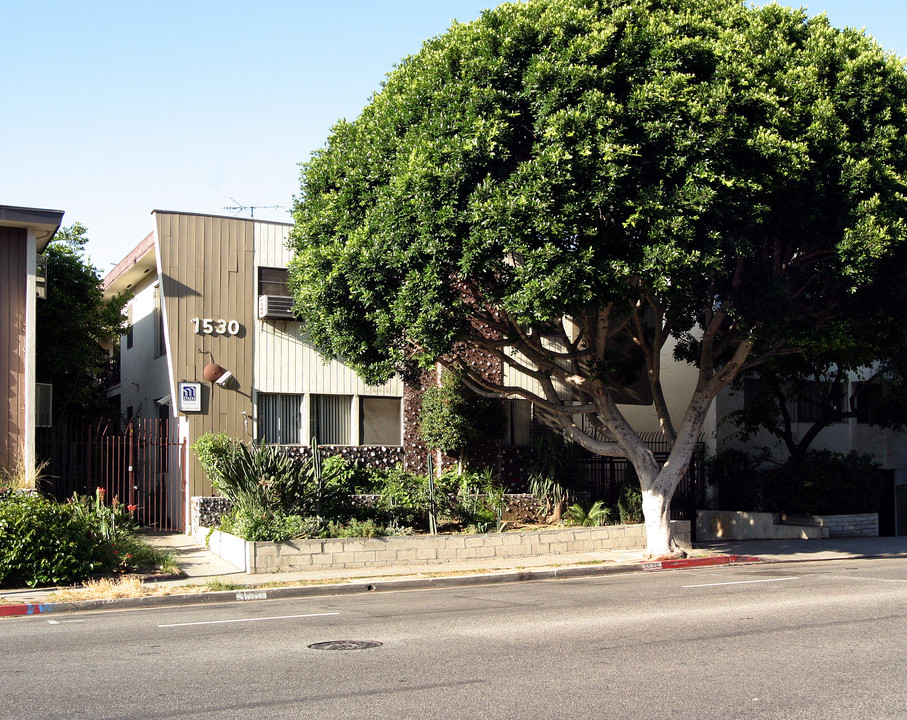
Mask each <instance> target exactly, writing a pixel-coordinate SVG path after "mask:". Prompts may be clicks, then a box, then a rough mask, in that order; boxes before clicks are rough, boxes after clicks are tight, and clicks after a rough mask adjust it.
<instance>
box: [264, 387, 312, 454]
mask: <svg viewBox="0 0 907 720" xmlns="http://www.w3.org/2000/svg"><path fill="white" fill-rule="evenodd" d="M301 434H302V395H272V394H269V393H259V395H258V437H259V439H261V440H264V441H265V442H269V443H273V444H275V445H298V444H299V443H300V436H301Z"/></svg>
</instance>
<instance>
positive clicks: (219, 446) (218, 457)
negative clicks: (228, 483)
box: [190, 432, 239, 487]
mask: <svg viewBox="0 0 907 720" xmlns="http://www.w3.org/2000/svg"><path fill="white" fill-rule="evenodd" d="M237 445H239V442H238V441H236V440H234V439H233V438H231V437H230V436H228V435H227V434H226V433H211V432H208V433H205V434H204V435H202V436H201V437H200V438H199V439H198V440H196V441H195V442H194V443H193V444H192V445H191V446H190V447H191V448H192V451H193V452H194V453H195V456H196V457H197V458H198V462H199V464H200V465H201V466H202V469H203V470H204V471H205V474H206V475H207V476H208V480H210V481H211V484H212V485H213V486H215V487H216V486H217V483H218V482H219V481H221V480H222V479H223V473H224V466H225V464H226V462H227V459H228V458H229V457H230V456H231V455H232V454H233V453H234V451H235V450H236V446H237Z"/></svg>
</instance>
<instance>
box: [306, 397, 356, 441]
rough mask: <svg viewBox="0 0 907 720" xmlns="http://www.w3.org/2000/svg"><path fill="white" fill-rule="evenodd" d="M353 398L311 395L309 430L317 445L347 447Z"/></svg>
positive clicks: (349, 439) (349, 438)
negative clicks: (310, 429) (316, 440)
mask: <svg viewBox="0 0 907 720" xmlns="http://www.w3.org/2000/svg"><path fill="white" fill-rule="evenodd" d="M352 404H353V398H352V396H350V395H312V396H311V398H310V411H311V428H312V435H313V437H315V438H317V439H318V444H319V445H349V444H350V443H351V437H350V435H351V434H352V433H351V432H350V429H351V428H350V414H351V408H352Z"/></svg>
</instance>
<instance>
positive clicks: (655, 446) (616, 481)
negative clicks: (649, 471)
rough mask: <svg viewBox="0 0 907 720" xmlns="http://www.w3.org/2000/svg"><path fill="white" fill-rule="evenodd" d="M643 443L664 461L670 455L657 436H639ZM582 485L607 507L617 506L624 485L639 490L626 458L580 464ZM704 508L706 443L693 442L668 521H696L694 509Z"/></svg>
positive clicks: (591, 459)
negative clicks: (630, 485)
mask: <svg viewBox="0 0 907 720" xmlns="http://www.w3.org/2000/svg"><path fill="white" fill-rule="evenodd" d="M642 439H643V441H644V442H645V443H646V444H647V445H648V446H649V448H650V449H651V450H652V452H653V453H654V454H655V459H656V460H658V461H660V462H664V461H665V460H667V459H668V455H669V454H670V452H671V447H670V444H669V443H668V442H667V441H666V440H665V439H664V437H663V436H662V435H661V434H658V433H646V434H643V435H642ZM580 467H581V473H582V479H581V486H582V488H583V489H584V490H586V491H587V492H588V493H589V496H590V499H591V500H602V501H604V502H605V504H607V505H608V506H614V505H616V504H617V499H618V495H619V493H620V488H621V486H622V485H623V484H625V483H632V484H633V485H634V486H636V487H638V481H637V479H636V472H635V470H634V469H633V466H632V465H631V464H630V461H629V460H627V459H626V458H612V457H602V456H591V457H587V458H584V459H583V460H582V461H581V462H580ZM704 506H705V444H704V443H702V442H698V443H696V447H695V448H694V450H693V456H692V458H691V459H690V466H689V467H688V468H687V472H686V474H685V475H684V476H683V479H682V480H681V481H680V485H679V486H678V487H677V490H676V491H675V493H674V497H673V499H672V500H671V519H672V520H689V521H690V522H691V523H693V524H695V522H696V509H697V507H700V508H701V507H704Z"/></svg>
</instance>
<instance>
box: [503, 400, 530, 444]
mask: <svg viewBox="0 0 907 720" xmlns="http://www.w3.org/2000/svg"><path fill="white" fill-rule="evenodd" d="M504 412H505V414H506V416H507V427H506V428H505V431H504V444H505V445H531V444H532V434H531V424H532V403H530V402H529V401H528V400H505V401H504Z"/></svg>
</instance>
